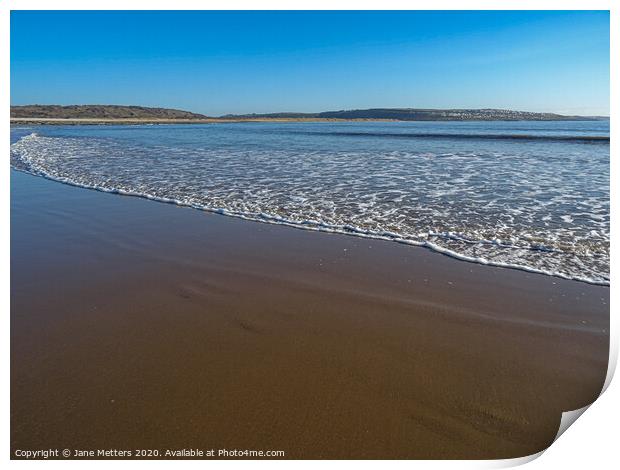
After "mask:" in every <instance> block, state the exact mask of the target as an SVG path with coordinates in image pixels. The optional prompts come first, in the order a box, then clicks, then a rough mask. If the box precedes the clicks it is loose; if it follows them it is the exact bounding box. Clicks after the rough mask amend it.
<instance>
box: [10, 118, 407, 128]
mask: <svg viewBox="0 0 620 470" xmlns="http://www.w3.org/2000/svg"><path fill="white" fill-rule="evenodd" d="M375 121H376V122H406V121H398V120H397V119H338V118H247V119H246V118H244V119H233V118H230V119H225V118H207V119H132V118H115V119H97V118H83V119H65V118H11V125H24V124H26V125H50V126H51V125H59V126H60V125H63V126H71V125H75V126H77V125H102V124H104V125H105V124H109V125H136V124H226V123H229V124H233V123H239V122H278V123H283V122H375Z"/></svg>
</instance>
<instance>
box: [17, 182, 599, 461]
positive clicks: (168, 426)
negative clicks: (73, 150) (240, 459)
mask: <svg viewBox="0 0 620 470" xmlns="http://www.w3.org/2000/svg"><path fill="white" fill-rule="evenodd" d="M608 347H609V287H608V286H601V285H592V284H588V283H585V282H578V281H572V280H565V279H561V278H559V277H555V276H548V275H540V274H535V273H528V272H525V271H521V270H517V269H505V268H499V267H492V266H484V265H481V264H476V263H470V262H465V261H460V260H456V259H454V258H451V257H448V256H444V255H442V254H439V253H436V252H433V251H431V250H428V249H425V248H422V247H415V246H408V245H404V244H399V243H394V242H390V241H384V240H373V239H367V238H362V237H353V236H347V235H342V234H334V233H320V232H316V231H308V230H299V229H297V228H292V227H286V226H281V225H280V226H279V225H270V224H264V223H258V222H252V221H247V220H242V219H239V218H233V217H226V216H222V215H218V214H213V213H209V212H206V211H201V210H196V209H191V208H185V207H179V206H177V205H173V204H163V203H160V202H154V201H149V200H146V199H142V198H137V197H127V196H120V195H117V194H106V193H103V192H98V191H93V190H88V189H83V188H77V187H74V186H69V185H64V184H61V183H58V182H55V181H50V180H47V179H44V178H41V177H35V176H32V175H28V174H25V173H22V172H18V171H15V170H12V171H11V450H12V454H13V455H14V453H15V451H16V450H17V449H39V448H59V449H64V448H68V449H92V450H97V449H116V450H131V451H135V450H136V449H151V450H153V449H157V450H158V451H159V452H160V457H161V455H162V454H163V453H164V452H165V451H166V450H181V449H248V450H263V451H272V450H276V451H283V452H284V455H283V457H284V458H360V459H369V458H384V459H394V458H457V459H464V458H468V459H488V458H512V457H520V456H525V455H529V454H532V453H535V452H538V451H540V450H542V449H544V448H546V447H547V446H548V445H549V444H550V443H551V442H552V441H553V439H554V437H555V435H556V432H557V430H558V426H559V423H560V418H561V413H562V412H563V411H566V410H573V409H578V408H581V407H583V406H585V405H587V404H589V403H591V402H592V401H593V400H595V399H596V397H597V396H598V394H599V393H600V391H601V388H602V385H603V382H604V379H605V375H606V372H607V360H608Z"/></svg>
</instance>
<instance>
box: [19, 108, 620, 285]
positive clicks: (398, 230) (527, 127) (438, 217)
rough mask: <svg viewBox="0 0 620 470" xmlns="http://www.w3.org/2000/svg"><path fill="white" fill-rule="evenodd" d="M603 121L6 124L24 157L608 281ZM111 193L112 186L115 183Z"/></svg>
mask: <svg viewBox="0 0 620 470" xmlns="http://www.w3.org/2000/svg"><path fill="white" fill-rule="evenodd" d="M609 147H610V146H609V121H607V120H603V121H511V122H503V121H502V122H497V121H493V122H477V121H476V122H474V121H468V122H314V123H313V122H246V123H215V124H187V125H181V124H169V125H168V124H166V125H164V124H161V125H119V126H116V125H80V126H62V125H55V126H13V127H12V128H11V152H10V159H11V166H12V168H13V169H15V170H19V171H25V172H28V173H31V174H33V175H39V176H42V177H45V178H49V179H53V180H56V181H59V182H62V183H67V184H72V185H76V186H81V187H85V188H91V189H94V190H100V191H105V192H109V193H115V194H123V195H132V196H139V197H144V198H148V199H152V200H154V201H160V202H168V203H174V204H179V205H182V206H190V207H194V208H196V209H200V210H206V211H211V212H216V213H219V214H223V215H226V216H232V217H241V218H244V219H249V220H253V221H257V222H264V223H271V224H282V225H287V226H292V227H297V228H300V229H305V230H317V231H326V232H336V233H342V234H348V235H352V236H358V237H369V238H377V239H383V240H390V241H393V242H395V243H404V244H409V245H414V246H423V247H426V248H428V249H431V250H435V251H437V252H440V253H443V254H445V255H449V256H452V257H455V258H459V259H462V260H466V261H470V262H476V263H482V264H489V265H493V266H502V267H507V268H515V269H523V270H527V271H532V272H538V273H542V274H547V275H552V276H558V277H562V278H567V279H574V280H579V281H584V282H589V283H593V284H602V285H609V249H610V244H609V232H610V205H609V204H610V201H609V193H610V186H609V184H610V183H609V176H610V151H609ZM110 197H114V196H112V195H111V196H110Z"/></svg>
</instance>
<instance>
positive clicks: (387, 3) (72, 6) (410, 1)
mask: <svg viewBox="0 0 620 470" xmlns="http://www.w3.org/2000/svg"><path fill="white" fill-rule="evenodd" d="M615 3H616V5H614V2H612V1H611V0H608V1H605V0H589V1H584V0H564V1H559V0H556V1H554V0H520V1H515V0H502V1H501V2H499V1H498V0H466V1H465V0H464V1H458V0H435V1H433V2H430V1H422V0H382V1H381V2H378V1H370V0H357V1H356V0H295V1H293V0H290V1H285V0H262V1H260V0H227V1H226V2H224V1H219V2H216V1H198V0H174V1H169V0H151V1H134V0H107V1H103V0H91V1H89V2H84V1H79V0H57V1H55V2H53V4H52V2H51V1H45V0H0V81H1V82H0V84H1V86H2V88H1V96H2V109H3V110H4V113H5V127H4V130H3V132H2V137H3V142H4V148H5V151H6V152H8V148H9V143H10V127H9V124H8V123H9V109H10V89H9V80H10V49H9V41H10V27H9V24H10V19H9V17H10V15H9V10H10V9H14V10H49V9H58V10H123V9H133V10H154V9H164V10H238V9H248V10H270V9H273V10H278V9H282V10H316V9H318V10H320V9H323V10H337V9H369V10H372V9H382V10H399V9H402V10H409V9H417V10H463V9H468V10H484V9H491V10H555V9H561V10H573V9H575V10H580V9H581V10H611V28H610V31H611V77H612V80H611V83H612V86H611V110H610V111H611V112H610V116H611V121H612V126H613V123H614V122H615V119H616V118H617V110H618V109H619V108H618V99H619V95H618V92H617V88H618V86H614V85H613V83H614V80H615V81H616V82H617V81H618V80H619V77H620V73H618V66H619V58H620V50H619V49H618V40H619V37H618V35H619V34H620V12H619V7H618V6H617V2H615ZM613 7H615V8H613ZM619 157H620V155H619V153H618V145H617V143H616V140H615V136H614V138H612V139H611V162H612V164H611V182H612V185H611V186H612V193H611V207H612V211H613V208H614V207H616V204H615V202H616V191H614V190H613V188H614V184H616V183H618V178H617V166H618V165H617V163H615V161H616V159H617V158H619ZM7 160H8V158H7ZM1 168H2V170H1V171H2V182H3V184H2V185H0V191H1V193H2V201H3V204H2V212H3V214H2V215H3V220H4V221H5V222H8V221H9V202H10V199H9V165H8V161H7V162H6V163H5V165H3V166H2V167H1ZM611 223H612V227H611V228H612V236H613V234H614V233H616V228H617V226H618V224H617V223H616V218H615V216H613V215H612V218H611ZM0 234H1V236H2V247H3V250H2V255H3V263H2V271H1V276H2V285H3V286H4V290H3V294H2V307H3V308H2V319H3V326H4V328H3V330H2V331H3V332H4V341H2V343H1V344H2V349H3V361H2V377H3V378H5V380H4V382H3V383H4V386H3V387H2V391H1V396H2V403H3V405H4V406H3V407H2V415H1V416H2V434H1V439H2V444H3V446H2V448H3V449H4V455H3V456H2V458H3V460H5V459H6V460H8V459H9V457H10V435H9V422H10V408H9V366H10V360H9V359H10V349H9V339H10V338H9V335H10V333H9V332H10V328H9V325H10V323H9V311H10V291H9V271H10V269H9V267H10V264H9V259H10V245H9V244H10V232H9V224H8V223H4V224H2V231H1V232H0ZM611 261H612V263H611V272H612V278H613V273H614V272H615V266H616V256H615V250H614V249H613V248H612V260H611ZM619 305H620V304H619V303H618V295H617V293H616V291H615V289H613V285H612V289H611V303H610V307H611V311H612V312H614V311H618V306H619ZM611 322H612V324H611V334H612V335H611V352H610V355H611V357H610V372H612V373H613V370H614V369H615V366H616V363H617V356H618V334H617V328H616V327H617V321H616V315H612V318H611ZM610 379H611V375H608V378H607V382H606V387H607V386H608V385H609V381H610ZM616 382H617V381H616ZM619 402H620V388H619V386H618V384H617V383H612V384H611V386H610V387H609V389H608V390H606V392H605V393H604V394H603V395H602V396H601V397H600V398H599V399H598V400H597V401H596V402H595V403H594V404H593V405H592V406H591V407H590V409H588V410H587V412H585V413H584V414H583V416H582V417H581V418H579V422H578V424H577V425H575V426H572V427H571V428H570V429H569V430H568V431H567V432H566V433H565V434H563V435H562V436H561V437H560V438H559V439H558V440H557V442H555V443H554V444H553V445H552V446H551V447H550V448H549V449H548V450H547V451H545V452H544V453H543V454H542V456H541V457H540V458H538V459H536V460H533V457H530V458H524V459H515V460H507V461H413V462H411V461H387V462H381V463H380V465H381V466H383V465H389V466H391V467H401V468H405V467H406V468H408V469H410V468H411V466H412V465H415V466H419V465H422V466H424V467H425V468H439V469H444V468H499V467H506V466H514V465H520V464H523V463H526V462H530V461H531V463H529V464H528V465H529V468H547V467H548V466H550V465H553V466H554V467H562V468H568V469H573V468H574V469H583V468H584V467H586V466H587V467H591V468H608V467H610V466H611V465H613V462H614V461H615V462H617V461H618V452H617V450H616V447H617V438H616V435H617V432H616V418H617V417H618V409H619V406H618V403H619ZM532 460H533V461H532ZM41 462H42V461H36V462H29V461H10V465H11V466H15V467H22V466H31V465H38V464H40V463H41ZM135 463H136V462H135V461H117V462H115V463H114V464H113V465H114V466H119V467H128V466H131V465H133V464H135ZM145 463H146V464H147V465H149V466H153V467H162V466H169V465H171V464H172V465H179V464H182V465H187V466H201V467H204V466H205V465H209V466H217V467H222V468H238V467H240V466H243V465H245V464H246V463H247V461H235V460H232V461H207V462H205V461H183V462H182V463H180V462H179V461H173V462H171V461H148V462H147V461H140V464H145ZM294 464H295V466H299V467H300V468H304V467H305V468H309V467H314V466H315V465H316V464H317V462H316V461H296V462H295V463H294ZM318 464H319V465H321V466H322V467H323V466H326V467H334V468H336V467H337V466H338V467H339V466H340V465H341V464H340V462H333V461H321V462H319V463H318ZM45 465H48V466H49V467H48V468H57V467H60V466H62V465H66V466H80V467H82V466H84V465H85V463H84V462H79V461H47V462H46V463H45ZM87 465H88V466H89V467H99V468H107V467H109V466H110V465H111V463H110V462H108V461H89V462H88V463H87ZM251 465H252V467H253V468H258V469H262V468H264V469H267V468H274V467H275V468H278V467H280V468H281V467H282V466H286V467H288V466H289V465H291V463H290V462H286V461H272V460H264V461H253V462H252V463H251ZM354 465H355V466H356V467H359V468H370V467H373V468H374V467H375V466H376V465H377V462H374V461H356V462H355V463H354ZM76 468H77V467H76Z"/></svg>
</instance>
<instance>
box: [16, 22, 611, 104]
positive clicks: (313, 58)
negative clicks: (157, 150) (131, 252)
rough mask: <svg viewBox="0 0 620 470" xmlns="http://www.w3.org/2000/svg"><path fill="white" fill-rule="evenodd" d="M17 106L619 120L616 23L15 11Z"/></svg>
mask: <svg viewBox="0 0 620 470" xmlns="http://www.w3.org/2000/svg"><path fill="white" fill-rule="evenodd" d="M11 104H12V105H23V104H64V105H66V104H126V105H129V104H131V105H141V106H157V107H167V108H177V109H185V110H189V111H194V112H198V113H203V114H207V115H211V116H219V115H223V114H239V113H269V112H284V111H297V112H319V111H333V110H340V109H361V108H377V107H386V108H387V107H394V108H503V109H514V110H521V111H536V112H557V113H562V114H581V115H609V13H608V12H606V11H598V12H596V11H521V12H516V11H514V12H512V11H494V12H488V11H487V12H484V11H478V12H476V11H469V12H467V11H466V12H458V11H445V12H441V11H428V12H425V11H417V12H415V11H414V12H350V11H342V12H260V11H259V12H197V11H194V12H191V11H188V12H171V11H160V12H157V11H155V12H144V11H135V12H125V11H88V12H86V11H84V12H67V11H39V12H37V11H13V12H12V13H11Z"/></svg>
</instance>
